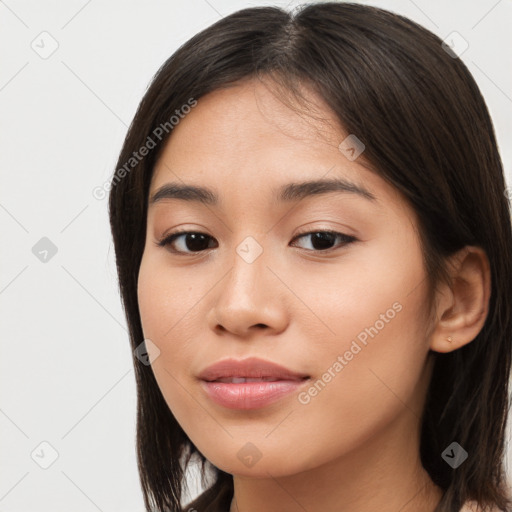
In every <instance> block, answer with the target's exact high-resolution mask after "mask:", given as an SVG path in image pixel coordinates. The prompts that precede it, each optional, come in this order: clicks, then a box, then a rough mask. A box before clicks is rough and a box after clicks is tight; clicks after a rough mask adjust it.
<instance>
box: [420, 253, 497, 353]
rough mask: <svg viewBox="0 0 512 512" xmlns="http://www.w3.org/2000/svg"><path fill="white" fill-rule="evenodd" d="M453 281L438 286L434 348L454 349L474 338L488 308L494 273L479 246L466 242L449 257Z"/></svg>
mask: <svg viewBox="0 0 512 512" xmlns="http://www.w3.org/2000/svg"><path fill="white" fill-rule="evenodd" d="M448 264H449V265H448V269H449V273H450V281H451V282H450V283H449V284H448V283H440V284H439V286H438V288H437V290H436V311H435V313H436V319H437V320H436V323H435V325H434V326H433V331H432V335H431V341H430V349H431V350H433V351H435V352H452V351H453V350H457V349H459V348H460V347H462V346H464V345H466V344H467V343H470V342H471V341H473V340H474V339H475V338H476V336H477V335H478V333H479V332H480V331H481V329H482V327H483V326H484V323H485V319H486V318H487V314H488V312H489V298H490V296H491V273H490V266H489V260H488V258H487V255H486V253H485V251H484V250H483V249H482V248H480V247H475V246H466V247H464V248H463V249H461V250H460V251H458V252H457V253H456V254H454V255H453V256H451V257H450V260H449V261H448Z"/></svg>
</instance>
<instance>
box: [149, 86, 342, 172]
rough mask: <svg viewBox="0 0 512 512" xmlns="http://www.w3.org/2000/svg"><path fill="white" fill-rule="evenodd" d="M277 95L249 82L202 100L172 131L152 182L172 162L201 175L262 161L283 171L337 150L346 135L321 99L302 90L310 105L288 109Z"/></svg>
mask: <svg viewBox="0 0 512 512" xmlns="http://www.w3.org/2000/svg"><path fill="white" fill-rule="evenodd" d="M277 94H278V93H277V91H276V90H274V89H273V88H272V87H271V86H269V85H268V84H267V83H264V82H260V81H259V80H257V79H250V80H246V81H244V82H241V83H238V84H236V85H232V86H230V87H228V88H223V89H219V90H216V91H213V92H211V93H209V94H207V95H205V96H203V97H201V98H200V99H199V100H198V103H197V106H195V107H194V108H193V109H191V111H190V113H189V114H187V115H185V116H184V117H183V118H182V119H181V120H180V121H179V123H178V124H177V125H176V126H175V127H174V128H173V130H172V133H171V135H170V137H169V139H168V140H167V143H166V146H165V147H164V149H163V151H162V153H161V156H160V159H159V161H158V162H157V164H156V165H155V169H154V174H153V179H154V181H160V176H159V175H160V174H162V175H164V177H165V174H166V172H165V169H166V167H167V166H168V165H169V164H170V162H173V163H174V166H177V164H178V162H180V163H181V161H184V162H186V164H187V167H188V164H194V166H195V169H196V171H195V172H197V173H200V172H201V171H200V169H205V168H212V167H213V168H216V169H220V168H226V167H230V166H238V167H241V165H240V164H241V162H242V161H243V162H245V164H247V166H250V163H251V161H253V162H255V163H256V161H261V159H262V157H266V158H267V159H270V158H271V159H272V162H273V163H274V167H282V166H283V165H284V164H286V162H287V161H289V159H290V156H291V155H294V154H296V155H300V154H308V155H310V160H314V156H315V153H317V152H320V151H325V149H326V148H328V147H330V148H331V151H333V150H334V151H336V150H337V149H336V148H337V146H338V145H339V143H340V141H341V140H342V138H343V136H344V133H343V131H342V128H341V126H340V125H339V122H338V121H337V119H336V117H335V116H334V115H333V113H332V112H331V111H330V110H329V109H328V108H327V106H325V105H324V104H323V103H322V100H321V99H320V98H318V97H316V96H315V95H314V94H313V93H312V92H310V91H307V90H304V95H305V98H306V100H307V101H308V105H307V106H306V105H298V104H296V103H295V102H294V103H293V104H292V105H290V104H288V103H287V102H288V101H289V100H290V99H291V98H289V97H288V96H286V97H284V96H282V97H278V96H276V95H277ZM305 108H307V109H308V110H307V111H305ZM260 163H261V162H260ZM166 164H167V165H166ZM269 164H270V163H269ZM179 167H182V166H181V165H179ZM268 167H270V165H268ZM208 174H211V173H208ZM195 176H196V177H198V178H199V177H200V175H199V174H195Z"/></svg>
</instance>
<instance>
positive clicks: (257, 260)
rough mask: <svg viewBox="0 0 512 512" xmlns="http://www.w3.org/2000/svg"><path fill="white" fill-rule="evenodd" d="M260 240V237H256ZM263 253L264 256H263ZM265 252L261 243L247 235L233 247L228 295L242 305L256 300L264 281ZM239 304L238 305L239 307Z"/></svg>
mask: <svg viewBox="0 0 512 512" xmlns="http://www.w3.org/2000/svg"><path fill="white" fill-rule="evenodd" d="M258 238H260V240H261V239H262V238H263V237H262V236H260V237H258ZM264 253H265V255H264ZM266 260H267V258H266V252H265V251H264V248H263V241H261V243H260V242H259V241H258V240H257V239H256V238H255V237H254V236H252V235H248V236H246V237H245V238H243V240H242V241H241V242H239V243H238V244H237V245H236V246H235V247H234V254H233V255H232V258H231V264H232V269H231V272H230V276H229V279H228V281H229V290H225V292H228V293H229V294H232V295H234V296H235V297H236V298H237V299H238V300H239V301H240V300H241V301H242V303H243V304H246V305H248V304H249V303H251V302H253V301H256V300H258V297H259V295H260V291H259V290H258V286H259V285H261V284H262V283H263V281H265V277H264V276H263V273H265V272H268V269H267V268H266ZM240 306H241V303H239V307H240Z"/></svg>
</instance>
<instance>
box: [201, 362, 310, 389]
mask: <svg viewBox="0 0 512 512" xmlns="http://www.w3.org/2000/svg"><path fill="white" fill-rule="evenodd" d="M309 377H310V376H309V375H306V374H304V373H299V372H296V371H293V370H291V369H289V368H286V367H284V366H282V365H280V364H277V363H274V362H272V361H267V360H265V359H259V358H257V357H249V358H247V359H242V360H236V359H223V360H221V361H217V362H216V363H214V364H212V365H211V366H208V367H207V368H205V369H204V370H203V371H202V372H201V373H200V374H199V375H198V378H199V379H201V380H204V381H207V382H224V383H243V382H258V381H260V382H261V381H263V382H272V381H279V380H285V381H302V380H304V379H306V378H309ZM239 379H244V380H239Z"/></svg>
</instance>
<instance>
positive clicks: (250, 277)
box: [208, 251, 289, 338]
mask: <svg viewBox="0 0 512 512" xmlns="http://www.w3.org/2000/svg"><path fill="white" fill-rule="evenodd" d="M241 255H242V256H241ZM231 263H232V265H231V268H230V269H229V271H228V272H227V274H226V275H224V277H223V278H222V279H221V280H220V282H218V284H217V286H215V287H214V289H213V290H212V292H214V293H213V295H212V307H211V308H210V310H209V312H208V324H209V327H210V328H211V329H213V330H214V331H216V333H217V334H221V333H232V334H234V335H236V336H238V337H243V338H248V337H251V336H252V335H254V334H257V333H260V334H262V333H266V332H268V333H269V334H276V333H278V332H281V331H283V330H284V329H285V328H286V325H287V322H288V313H289V312H288V311H287V297H286V287H285V286H283V284H282V282H281V281H280V280H279V278H278V277H276V274H277V273H278V271H277V269H274V268H272V269H271V268H269V265H268V264H269V263H270V262H269V260H268V258H267V254H266V252H265V251H264V252H262V253H261V254H260V255H259V256H258V257H257V258H256V259H255V260H254V261H251V258H246V257H245V255H244V253H243V252H240V253H238V252H236V251H235V252H234V255H233V257H232V259H231Z"/></svg>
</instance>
